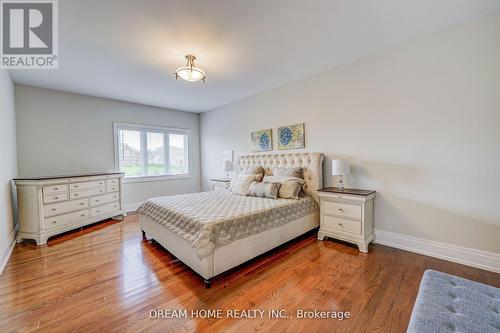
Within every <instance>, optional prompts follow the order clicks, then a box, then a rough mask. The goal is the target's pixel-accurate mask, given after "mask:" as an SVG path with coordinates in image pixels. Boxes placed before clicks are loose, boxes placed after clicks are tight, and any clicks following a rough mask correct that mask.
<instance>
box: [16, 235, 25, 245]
mask: <svg viewBox="0 0 500 333" xmlns="http://www.w3.org/2000/svg"><path fill="white" fill-rule="evenodd" d="M22 242H23V239H22V237H20V236H19V235H17V236H16V243H17V244H19V243H22Z"/></svg>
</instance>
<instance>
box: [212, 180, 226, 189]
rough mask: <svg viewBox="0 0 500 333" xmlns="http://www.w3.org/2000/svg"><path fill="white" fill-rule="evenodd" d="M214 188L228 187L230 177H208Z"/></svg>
mask: <svg viewBox="0 0 500 333" xmlns="http://www.w3.org/2000/svg"><path fill="white" fill-rule="evenodd" d="M210 183H212V186H213V189H214V190H220V189H228V188H229V184H230V183H231V179H227V178H212V179H210Z"/></svg>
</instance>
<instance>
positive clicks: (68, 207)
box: [43, 198, 89, 216]
mask: <svg viewBox="0 0 500 333" xmlns="http://www.w3.org/2000/svg"><path fill="white" fill-rule="evenodd" d="M88 207H89V199H87V198H86V199H80V200H72V201H64V202H59V203H55V204H50V205H45V206H43V213H44V216H54V215H60V214H64V213H68V212H71V211H74V210H81V209H83V208H88Z"/></svg>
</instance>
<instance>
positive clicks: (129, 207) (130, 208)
mask: <svg viewBox="0 0 500 333" xmlns="http://www.w3.org/2000/svg"><path fill="white" fill-rule="evenodd" d="M141 204H142V202H131V203H124V204H123V210H124V211H126V212H127V213H133V212H135V211H136V210H137V209H138V208H139V206H140V205H141Z"/></svg>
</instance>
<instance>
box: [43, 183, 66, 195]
mask: <svg viewBox="0 0 500 333" xmlns="http://www.w3.org/2000/svg"><path fill="white" fill-rule="evenodd" d="M42 191H43V195H49V194H54V193H67V192H68V185H67V184H61V185H49V186H44V187H43V189H42Z"/></svg>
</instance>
